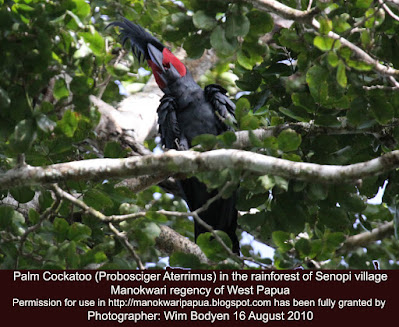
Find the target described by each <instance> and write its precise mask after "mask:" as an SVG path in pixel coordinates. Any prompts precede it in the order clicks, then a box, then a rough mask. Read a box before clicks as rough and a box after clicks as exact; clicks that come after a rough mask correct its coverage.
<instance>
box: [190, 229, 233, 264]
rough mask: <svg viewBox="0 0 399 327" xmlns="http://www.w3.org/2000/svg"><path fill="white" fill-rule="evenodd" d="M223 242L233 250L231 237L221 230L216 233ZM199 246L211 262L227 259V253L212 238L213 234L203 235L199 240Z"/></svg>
mask: <svg viewBox="0 0 399 327" xmlns="http://www.w3.org/2000/svg"><path fill="white" fill-rule="evenodd" d="M215 232H216V234H217V235H219V237H220V238H221V239H222V240H223V242H224V243H225V244H226V245H227V246H228V247H230V248H231V245H232V244H231V240H230V237H229V236H228V235H227V234H226V233H225V232H222V231H220V230H217V231H215ZM197 244H198V246H199V247H200V248H201V250H202V251H203V252H204V253H205V255H206V256H207V257H208V259H209V260H211V261H215V262H218V261H221V260H224V259H226V256H227V252H226V250H225V249H224V248H223V246H222V245H221V244H220V243H219V242H218V241H217V240H216V239H215V238H214V237H213V236H212V234H211V233H202V234H200V235H199V236H198V238H197Z"/></svg>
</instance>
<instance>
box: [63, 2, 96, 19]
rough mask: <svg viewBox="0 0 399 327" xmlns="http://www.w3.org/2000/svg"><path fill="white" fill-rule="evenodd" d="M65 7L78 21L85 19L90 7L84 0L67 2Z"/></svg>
mask: <svg viewBox="0 0 399 327" xmlns="http://www.w3.org/2000/svg"><path fill="white" fill-rule="evenodd" d="M66 6H67V8H68V9H70V10H71V11H72V12H73V13H74V14H75V15H76V16H78V17H79V18H80V19H84V18H86V17H87V16H88V15H89V14H90V11H91V9H90V5H89V4H88V3H87V2H86V1H85V0H67V1H66Z"/></svg>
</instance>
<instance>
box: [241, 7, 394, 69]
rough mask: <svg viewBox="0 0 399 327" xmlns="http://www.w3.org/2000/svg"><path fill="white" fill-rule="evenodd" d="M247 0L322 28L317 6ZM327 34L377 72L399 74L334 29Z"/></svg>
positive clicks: (284, 15)
mask: <svg viewBox="0 0 399 327" xmlns="http://www.w3.org/2000/svg"><path fill="white" fill-rule="evenodd" d="M245 1H246V2H248V3H251V4H252V5H253V6H254V7H255V8H257V9H259V10H262V11H272V12H274V13H276V14H278V15H280V16H282V17H284V18H287V19H292V20H295V21H299V22H304V23H307V24H310V25H312V26H313V27H314V28H315V29H316V30H317V31H318V30H320V23H319V22H318V21H317V20H316V19H315V18H314V16H315V15H316V14H318V13H319V10H318V9H317V8H313V9H311V10H306V11H302V10H297V9H294V8H291V7H288V6H286V5H283V4H282V3H280V2H278V1H273V0H245ZM327 35H328V36H329V37H330V38H332V39H334V40H339V41H340V42H341V44H342V45H343V46H346V47H348V48H349V49H351V50H352V51H353V53H354V54H355V55H356V56H357V57H358V58H359V59H360V60H362V61H363V62H365V63H367V64H369V65H370V66H372V67H373V69H374V70H375V71H376V72H378V73H380V74H382V75H385V76H399V70H397V69H394V68H392V67H389V66H386V65H383V64H380V63H379V61H378V60H377V59H374V58H372V57H371V56H370V55H369V54H368V53H367V52H365V51H364V50H363V49H361V48H359V47H358V46H357V45H355V44H353V43H352V42H350V41H348V40H347V39H345V38H344V37H342V36H341V35H339V34H337V33H334V32H332V31H330V32H329V33H328V34H327Z"/></svg>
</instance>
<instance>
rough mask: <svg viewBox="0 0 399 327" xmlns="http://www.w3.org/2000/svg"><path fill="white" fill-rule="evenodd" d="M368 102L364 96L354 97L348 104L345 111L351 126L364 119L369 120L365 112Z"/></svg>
mask: <svg viewBox="0 0 399 327" xmlns="http://www.w3.org/2000/svg"><path fill="white" fill-rule="evenodd" d="M367 107H368V103H367V101H366V99H365V98H363V97H358V98H355V99H354V100H353V101H352V102H351V105H350V109H349V111H348V113H347V118H348V122H349V123H350V124H351V125H353V126H359V125H361V124H362V123H363V122H365V121H366V120H369V119H370V118H369V116H368V112H367Z"/></svg>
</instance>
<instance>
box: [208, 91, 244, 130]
mask: <svg viewBox="0 0 399 327" xmlns="http://www.w3.org/2000/svg"><path fill="white" fill-rule="evenodd" d="M204 92H205V98H206V100H207V101H208V102H210V103H211V105H212V107H213V108H214V110H215V114H216V116H217V117H218V118H219V119H220V120H221V121H222V122H223V123H224V125H225V130H228V129H232V126H233V125H234V124H235V123H236V122H237V121H236V119H235V115H234V111H235V109H236V105H235V104H234V103H233V102H232V101H231V100H230V99H229V98H228V97H227V95H226V93H227V91H226V90H225V89H224V88H223V87H221V86H220V85H217V84H210V85H207V86H206V87H205V89H204Z"/></svg>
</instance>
